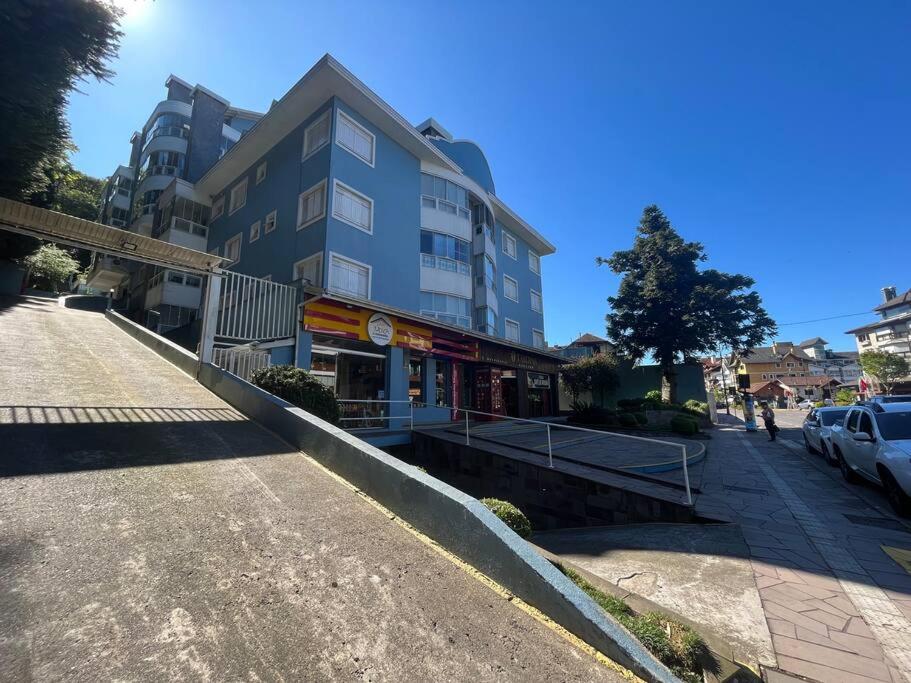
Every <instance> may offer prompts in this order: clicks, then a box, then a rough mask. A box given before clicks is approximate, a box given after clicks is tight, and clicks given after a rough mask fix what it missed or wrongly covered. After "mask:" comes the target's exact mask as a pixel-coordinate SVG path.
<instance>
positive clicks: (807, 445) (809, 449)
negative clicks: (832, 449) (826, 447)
mask: <svg viewBox="0 0 911 683" xmlns="http://www.w3.org/2000/svg"><path fill="white" fill-rule="evenodd" d="M803 446H804V448H806V449H807V453H815V452H816V449H814V448H813V447H812V446H811V445H810V440H809V439H808V438H807V435H806V434H804V435H803Z"/></svg>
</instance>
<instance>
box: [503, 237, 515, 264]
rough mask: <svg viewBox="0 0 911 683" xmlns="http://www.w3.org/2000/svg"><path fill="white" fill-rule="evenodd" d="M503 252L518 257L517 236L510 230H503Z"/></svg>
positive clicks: (511, 256)
mask: <svg viewBox="0 0 911 683" xmlns="http://www.w3.org/2000/svg"><path fill="white" fill-rule="evenodd" d="M503 253H504V254H506V255H507V256H509V257H510V258H516V238H515V237H513V236H512V235H510V234H509V233H508V232H505V231H504V232H503Z"/></svg>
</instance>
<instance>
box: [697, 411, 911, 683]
mask: <svg viewBox="0 0 911 683" xmlns="http://www.w3.org/2000/svg"><path fill="white" fill-rule="evenodd" d="M779 422H780V423H782V427H784V429H783V431H782V436H783V437H784V438H785V439H786V440H787V441H784V440H782V441H780V442H778V443H770V442H768V439H767V437H766V435H765V433H764V432H761V433H754V434H747V433H746V432H745V431H744V430H743V428H742V427H725V428H720V429H718V430H717V431H716V432H715V434H714V439H713V442H712V446H711V451H710V452H711V455H710V457H709V458H708V459H707V461H706V464H705V468H704V471H703V473H702V478H701V481H700V486H701V490H702V494H701V495H700V496H699V497H698V498H697V501H696V507H697V511H698V512H699V513H700V514H702V515H705V516H708V517H712V518H715V519H723V520H727V521H731V522H736V523H738V524H739V525H740V526H741V529H742V531H743V535H744V538H745V540H746V541H747V544H748V545H749V548H750V553H751V563H752V566H753V571H754V575H755V579H756V585H757V588H758V589H759V593H760V598H761V601H762V606H763V610H764V612H765V617H766V621H767V623H768V627H769V631H770V632H771V635H772V643H773V647H774V650H775V656H776V658H777V661H778V668H779V669H780V670H781V672H784V673H779V672H776V671H769V672H766V677H767V679H768V680H770V681H788V680H793V678H792V677H791V676H790V675H789V674H795V675H798V676H802V677H806V678H810V679H812V680H816V681H822V682H826V683H827V682H829V681H838V682H842V681H843V682H845V683H851V682H853V681H885V682H886V683H889V682H891V681H896V682H897V681H905V680H911V678H909V676H911V622H909V618H911V575H908V573H907V572H905V571H904V570H903V569H902V568H901V567H900V566H899V565H898V564H897V563H895V562H894V561H893V560H892V559H891V558H890V557H889V556H888V555H887V554H886V553H885V552H884V551H883V549H882V546H893V547H899V548H906V549H908V548H911V532H909V529H908V527H907V526H905V524H904V523H902V522H901V521H900V520H898V519H897V518H895V517H894V516H893V515H891V513H890V512H888V511H886V508H885V507H884V506H883V505H879V504H877V503H876V502H875V500H873V499H871V498H870V496H871V495H872V496H876V495H878V494H877V493H876V492H875V491H873V492H871V491H869V490H867V489H865V488H859V489H855V488H854V487H849V486H848V485H846V484H844V483H843V482H841V481H840V480H839V479H838V478H837V477H836V476H833V473H832V472H829V471H827V469H826V466H825V465H824V464H823V463H822V462H821V458H820V459H818V460H819V462H816V461H814V459H813V456H810V455H809V454H805V453H801V450H800V449H799V448H797V447H795V444H796V443H797V440H798V439H799V438H800V433H799V431H798V430H797V429H795V428H794V426H796V422H797V418H793V419H792V420H791V422H793V423H795V424H794V425H790V424H788V420H787V418H786V419H785V420H784V422H782V420H779ZM865 498H866V499H865Z"/></svg>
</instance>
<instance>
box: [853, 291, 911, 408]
mask: <svg viewBox="0 0 911 683" xmlns="http://www.w3.org/2000/svg"><path fill="white" fill-rule="evenodd" d="M881 291H882V303H880V304H879V305H878V306H876V307H875V308H874V309H873V312H874V313H876V314H877V315H878V316H879V320H877V321H875V322H872V323H868V324H866V325H862V326H860V327H855V328H854V329H851V330H848V331H847V332H846V334H853V335H854V338H855V339H856V340H857V350H858V352H859V353H863V352H864V351H888V352H889V353H894V354H897V355H899V356H903V357H904V358H906V359H907V360H908V361H909V362H911V289H909V290H907V291H906V292H904V293H902V294H899V293H898V291H897V290H896V288H895V287H892V286H889V287H883V288H882V290H881ZM867 380H868V382H870V383H872V384H874V386H875V379H874V378H872V377H868V378H867ZM894 390H895V391H896V392H897V393H906V392H911V376H909V377H905V378H904V379H903V380H902V381H901V382H900V383H899V384H898V385H897V386H896V387H895V388H894Z"/></svg>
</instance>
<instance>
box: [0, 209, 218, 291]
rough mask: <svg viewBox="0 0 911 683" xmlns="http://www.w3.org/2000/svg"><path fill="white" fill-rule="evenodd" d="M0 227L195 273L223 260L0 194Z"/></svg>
mask: <svg viewBox="0 0 911 683" xmlns="http://www.w3.org/2000/svg"><path fill="white" fill-rule="evenodd" d="M0 229H3V230H10V231H12V232H18V233H21V234H23V235H30V236H31V237H37V238H39V239H42V240H49V241H51V242H59V243H61V244H67V245H70V246H73V247H80V248H82V249H92V250H94V251H101V252H104V253H105V254H114V255H117V256H121V257H124V258H128V259H134V260H136V261H142V262H144V263H151V264H152V265H156V266H161V267H162V268H173V269H176V270H182V271H187V272H190V273H196V274H199V275H208V274H209V273H212V272H213V271H215V270H216V269H217V268H218V266H219V265H221V262H222V261H223V259H222V258H221V257H219V256H215V255H214V254H207V253H205V252H202V251H196V250H195V249H187V248H186V247H181V246H178V245H176V244H170V243H169V242H163V241H161V240H158V239H154V238H152V237H146V236H144V235H139V234H137V233H135V232H128V231H126V230H121V229H120V228H114V227H111V226H110V225H102V224H101V223H96V222H95V221H87V220H85V219H83V218H76V217H75V216H69V215H67V214H65V213H57V212H56V211H51V210H49V209H40V208H38V207H36V206H30V205H28V204H23V203H22V202H17V201H13V200H12V199H6V198H4V197H0Z"/></svg>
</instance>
